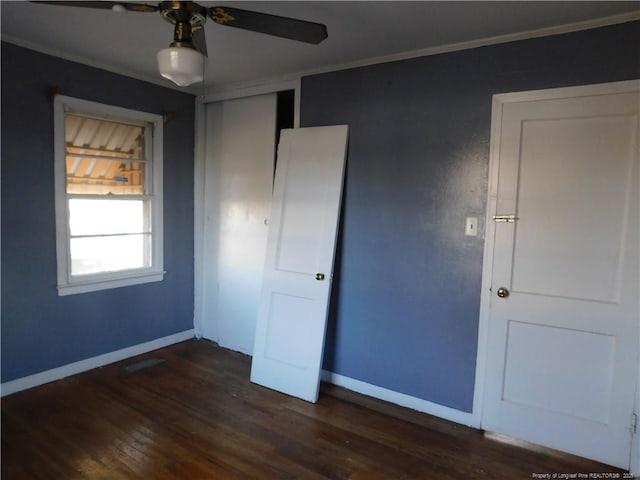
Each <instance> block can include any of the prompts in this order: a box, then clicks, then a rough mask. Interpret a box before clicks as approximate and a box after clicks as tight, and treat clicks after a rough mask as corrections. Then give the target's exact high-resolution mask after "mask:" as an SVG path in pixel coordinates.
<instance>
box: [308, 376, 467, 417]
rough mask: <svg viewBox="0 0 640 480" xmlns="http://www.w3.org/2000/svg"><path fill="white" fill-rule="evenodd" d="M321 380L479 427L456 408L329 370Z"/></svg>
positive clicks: (465, 413)
mask: <svg viewBox="0 0 640 480" xmlns="http://www.w3.org/2000/svg"><path fill="white" fill-rule="evenodd" d="M321 379H322V381H324V382H329V383H332V384H333V385H337V386H339V387H343V388H346V389H347V390H352V391H354V392H358V393H361V394H363V395H367V396H369V397H373V398H377V399H380V400H384V401H386V402H391V403H394V404H396V405H400V406H401V407H406V408H411V409H412V410H417V411H418V412H422V413H426V414H429V415H433V416H436V417H439V418H444V419H445V420H449V421H452V422H455V423H460V424H462V425H466V426H468V427H474V428H478V427H479V425H478V424H477V423H476V421H475V418H474V417H473V415H472V414H470V413H467V412H463V411H461V410H456V409H455V408H450V407H445V406H444V405H439V404H437V403H433V402H429V401H428V400H423V399H421V398H417V397H412V396H411V395H406V394H404V393H399V392H395V391H393V390H389V389H387V388H383V387H378V386H377V385H372V384H370V383H366V382H362V381H360V380H356V379H354V378H349V377H345V376H343V375H340V374H337V373H333V372H329V371H327V370H322V373H321Z"/></svg>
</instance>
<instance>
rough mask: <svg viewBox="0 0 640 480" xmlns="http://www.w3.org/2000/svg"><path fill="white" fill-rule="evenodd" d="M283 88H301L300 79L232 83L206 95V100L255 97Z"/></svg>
mask: <svg viewBox="0 0 640 480" xmlns="http://www.w3.org/2000/svg"><path fill="white" fill-rule="evenodd" d="M283 90H295V91H299V90H300V79H299V78H298V77H297V76H295V78H288V79H286V80H273V81H266V82H260V83H257V84H251V85H242V84H237V85H230V86H229V87H228V88H224V89H220V90H216V91H214V92H213V93H209V94H207V95H205V96H204V102H205V103H210V102H220V101H223V100H234V99H236V98H246V97H255V96H256V95H265V94H268V93H277V92H281V91H283Z"/></svg>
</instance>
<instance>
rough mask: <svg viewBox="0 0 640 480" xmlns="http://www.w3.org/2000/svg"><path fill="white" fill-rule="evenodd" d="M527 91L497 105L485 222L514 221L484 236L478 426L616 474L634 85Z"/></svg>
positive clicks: (623, 389)
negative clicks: (489, 218)
mask: <svg viewBox="0 0 640 480" xmlns="http://www.w3.org/2000/svg"><path fill="white" fill-rule="evenodd" d="M629 85H631V86H629ZM530 93H531V97H532V98H530V99H528V98H526V96H527V94H517V95H518V96H517V97H510V96H509V95H508V94H507V95H503V96H499V98H498V99H497V100H496V101H495V103H494V108H498V109H500V110H499V112H498V113H499V114H498V117H497V118H499V124H494V125H493V127H492V128H493V133H492V135H493V136H494V143H493V148H494V150H493V152H492V162H497V165H493V166H492V168H496V167H497V168H498V174H497V186H496V187H495V189H496V193H495V194H496V195H497V198H496V199H495V204H496V211H495V212H494V213H495V214H496V215H500V216H502V215H513V216H514V217H515V220H514V221H511V222H495V223H494V224H492V225H491V226H490V227H489V228H491V229H493V231H492V232H489V233H488V238H490V239H493V242H494V243H493V250H492V252H491V253H492V257H493V258H492V260H493V262H492V264H491V271H490V272H489V274H490V275H491V292H490V295H491V296H490V297H489V299H488V302H489V326H488V341H487V364H486V369H487V370H486V381H485V392H484V393H485V394H484V404H483V414H482V425H483V428H485V429H487V430H493V431H497V432H500V433H505V434H508V435H512V436H514V437H518V438H521V439H524V440H528V441H532V442H535V443H540V444H543V445H547V446H550V447H553V448H558V449H560V450H564V451H568V452H571V453H575V454H578V455H582V456H586V457H589V458H593V459H596V460H600V461H602V462H605V463H609V464H612V465H617V466H621V467H624V468H626V467H628V466H629V459H630V449H631V432H630V428H629V424H630V418H631V414H632V412H633V406H634V395H635V388H636V383H637V378H638V338H639V332H638V330H639V323H640V317H639V309H638V291H639V288H640V285H639V279H638V277H639V269H638V265H639V255H638V250H639V246H638V243H639V242H638V229H639V225H638V216H639V211H638V203H639V199H638V177H639V173H638V105H639V95H638V83H637V82H628V83H627V82H625V83H624V84H613V85H610V86H608V87H605V86H601V87H599V90H598V91H597V92H596V91H594V89H593V87H582V88H580V87H576V88H572V89H558V90H553V91H550V92H549V93H548V98H545V93H544V92H530ZM485 274H487V272H486V271H485ZM500 287H506V288H507V289H508V291H509V295H508V296H506V297H502V298H500V297H498V296H497V295H496V294H497V291H498V288H500Z"/></svg>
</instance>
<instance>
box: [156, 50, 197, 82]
mask: <svg viewBox="0 0 640 480" xmlns="http://www.w3.org/2000/svg"><path fill="white" fill-rule="evenodd" d="M203 62H204V55H202V53H200V52H199V51H197V50H196V49H194V48H190V47H180V46H171V47H169V48H164V49H162V50H160V51H159V52H158V70H159V71H160V75H162V76H163V77H164V78H168V79H169V80H171V81H172V82H173V83H175V84H176V85H178V86H180V87H187V86H189V85H191V84H193V83H197V82H201V81H202V80H203V76H202V73H203Z"/></svg>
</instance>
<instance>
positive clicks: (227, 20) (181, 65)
mask: <svg viewBox="0 0 640 480" xmlns="http://www.w3.org/2000/svg"><path fill="white" fill-rule="evenodd" d="M33 3H44V4H47V5H56V6H67V7H84V8H99V9H103V10H113V11H116V12H127V11H128V12H143V13H148V12H160V15H161V16H162V17H163V18H164V19H165V20H167V21H169V22H171V23H172V24H174V30H173V42H172V43H171V45H170V46H169V47H168V48H165V49H162V50H160V51H159V52H158V69H159V70H160V74H161V75H162V76H163V77H165V78H168V79H169V80H171V81H173V82H174V83H175V84H177V85H179V86H183V87H186V86H188V85H191V84H192V83H196V82H201V81H202V80H203V77H204V72H203V70H204V67H203V66H204V57H206V56H207V43H206V40H205V35H204V28H203V27H204V25H205V23H206V21H207V18H210V19H211V20H212V21H213V22H214V23H217V24H218V25H224V26H227V27H235V28H241V29H244V30H251V31H253V32H260V33H265V34H267V35H274V36H276V37H282V38H288V39H290V40H297V41H300V42H305V43H311V44H318V43H320V42H322V41H323V40H324V39H325V38H327V27H326V26H325V25H322V24H320V23H314V22H307V21H305V20H298V19H295V18H287V17H280V16H277V15H270V14H267V13H260V12H253V11H250V10H242V9H240V8H231V7H223V6H215V7H209V8H207V7H203V6H201V5H198V4H197V3H196V2H178V1H165V2H160V3H158V4H156V5H153V4H149V3H133V2H107V1H97V2H94V1H66V2H44V1H37V2H33Z"/></svg>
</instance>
